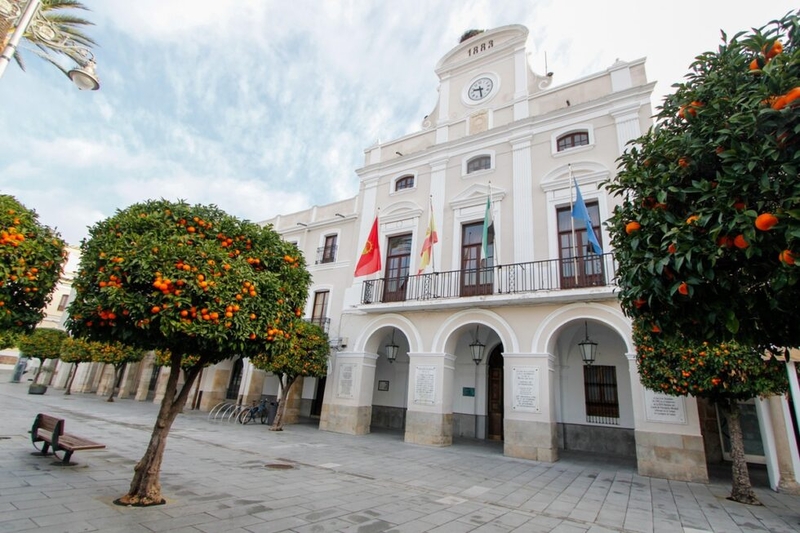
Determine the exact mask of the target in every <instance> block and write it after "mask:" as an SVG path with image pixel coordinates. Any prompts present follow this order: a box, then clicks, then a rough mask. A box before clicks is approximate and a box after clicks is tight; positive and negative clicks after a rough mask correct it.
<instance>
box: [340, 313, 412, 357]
mask: <svg viewBox="0 0 800 533" xmlns="http://www.w3.org/2000/svg"><path fill="white" fill-rule="evenodd" d="M389 327H394V328H397V329H398V330H400V332H401V333H403V335H405V336H406V339H407V340H408V345H409V350H408V351H409V352H419V351H422V344H423V343H422V336H421V335H420V333H419V330H418V329H417V327H416V325H414V323H413V322H412V321H411V320H409V319H408V318H406V317H404V316H403V315H399V314H395V313H388V314H385V315H381V316H379V317H376V318H375V319H374V320H372V321H371V322H369V323H367V324H366V325H365V326H364V329H363V330H362V331H361V334H360V335H359V336H358V338H356V340H355V343H354V344H353V350H354V351H355V352H365V353H378V349H379V348H380V346H378V343H379V342H380V335H375V333H376V332H377V331H378V330H380V329H383V328H389Z"/></svg>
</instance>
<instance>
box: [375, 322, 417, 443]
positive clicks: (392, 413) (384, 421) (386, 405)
mask: <svg viewBox="0 0 800 533" xmlns="http://www.w3.org/2000/svg"><path fill="white" fill-rule="evenodd" d="M376 334H377V335H379V338H380V343H379V345H378V349H377V353H378V358H377V360H376V362H375V382H374V383H373V390H372V414H371V420H370V431H376V430H391V431H398V432H401V431H402V432H405V428H406V410H407V403H408V372H409V359H408V350H409V343H408V339H407V338H406V336H405V334H404V333H403V332H402V331H401V330H400V329H398V328H395V327H388V328H383V329H381V330H379V331H378V332H377V333H376Z"/></svg>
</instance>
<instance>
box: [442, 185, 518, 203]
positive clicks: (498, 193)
mask: <svg viewBox="0 0 800 533" xmlns="http://www.w3.org/2000/svg"><path fill="white" fill-rule="evenodd" d="M489 189H490V188H489V184H488V183H473V184H472V185H470V186H469V187H467V188H466V189H464V190H463V191H461V192H460V193H458V194H457V195H455V196H453V197H452V198H451V199H450V202H449V205H450V208H451V209H460V208H463V207H470V206H474V205H476V204H479V203H482V202H486V197H487V196H488V195H489ZM491 193H492V203H497V202H499V201H501V200H502V199H503V198H504V197H505V195H506V191H505V189H502V188H499V187H494V186H492V187H491Z"/></svg>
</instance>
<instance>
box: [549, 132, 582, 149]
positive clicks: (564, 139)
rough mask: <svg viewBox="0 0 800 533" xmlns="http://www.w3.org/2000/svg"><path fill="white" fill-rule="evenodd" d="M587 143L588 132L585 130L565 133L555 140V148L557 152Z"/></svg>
mask: <svg viewBox="0 0 800 533" xmlns="http://www.w3.org/2000/svg"><path fill="white" fill-rule="evenodd" d="M586 144H589V132H588V131H586V130H581V131H573V132H570V133H565V134H564V135H562V136H561V137H559V138H558V140H557V141H556V149H557V150H558V151H559V152H563V151H564V150H569V149H570V148H575V147H576V146H583V145H586Z"/></svg>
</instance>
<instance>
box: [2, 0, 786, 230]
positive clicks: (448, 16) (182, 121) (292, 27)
mask: <svg viewBox="0 0 800 533" xmlns="http://www.w3.org/2000/svg"><path fill="white" fill-rule="evenodd" d="M83 3H84V5H85V6H86V7H87V8H88V9H89V11H88V12H85V13H81V15H82V16H83V17H84V18H87V19H89V20H91V21H92V22H93V23H94V24H95V25H94V26H93V27H91V28H89V30H88V33H89V34H90V35H91V37H92V38H93V39H94V40H95V41H96V42H97V47H96V48H95V49H94V55H95V57H96V61H97V72H98V76H99V78H100V81H101V88H100V90H99V91H79V90H78V89H77V87H76V86H74V85H73V84H72V83H71V82H70V80H69V79H68V78H66V77H65V76H64V75H63V74H62V73H61V72H59V71H58V70H57V69H55V68H54V67H53V66H51V65H49V64H47V63H46V62H44V61H42V60H40V59H39V58H37V57H35V56H34V55H33V54H31V53H30V52H29V51H26V50H25V49H24V48H23V50H22V54H23V57H24V58H25V60H26V71H25V72H22V71H21V70H20V69H19V68H18V67H17V65H16V64H15V63H13V62H12V64H11V65H9V67H8V69H7V71H6V73H5V75H4V76H3V77H2V78H0V102H2V103H0V139H2V140H0V193H1V194H10V195H13V196H15V197H16V198H17V199H18V200H20V201H21V202H22V203H23V204H25V205H26V206H27V207H29V208H32V209H34V210H35V211H36V212H37V213H38V214H39V218H40V221H41V222H42V223H44V224H46V225H48V226H50V227H51V228H55V229H56V230H57V231H58V232H59V233H60V234H61V236H62V237H63V238H64V239H65V240H66V241H67V242H68V243H70V244H73V245H79V244H80V242H81V240H82V239H84V238H86V237H87V236H88V227H90V226H91V225H93V224H95V223H96V222H98V221H100V220H103V219H105V218H106V217H109V216H111V215H113V214H114V213H115V212H116V211H117V210H119V209H125V208H126V207H128V206H129V205H131V204H134V203H136V202H140V201H144V200H148V199H159V198H165V199H168V200H185V201H187V202H189V203H191V204H214V205H216V206H218V207H220V208H221V209H223V210H225V211H226V212H228V213H230V214H231V215H235V216H237V217H240V218H246V219H249V220H253V221H262V220H265V219H268V218H271V217H273V216H275V215H277V214H280V213H291V212H294V211H299V210H302V209H306V208H309V207H311V206H314V205H324V204H327V203H330V202H334V201H337V200H342V199H345V198H350V197H352V196H354V195H356V194H357V193H358V187H359V182H358V177H357V175H356V172H355V170H356V169H357V168H360V167H362V166H364V150H365V149H366V148H368V147H370V146H372V145H374V144H375V143H376V142H380V141H388V140H390V139H394V138H397V137H399V136H402V135H406V134H409V133H413V132H415V131H419V129H420V127H421V123H422V119H423V117H425V116H426V115H428V114H429V113H430V112H431V111H432V110H433V108H434V106H435V105H436V99H437V90H436V89H437V85H438V78H437V76H436V74H435V73H434V68H435V65H436V63H437V62H438V60H439V59H440V58H441V57H442V56H443V55H445V54H446V53H447V52H448V51H450V50H451V49H452V48H453V47H455V46H457V45H458V39H459V37H460V36H461V34H462V33H463V32H464V31H466V30H468V29H473V28H477V29H491V28H496V27H499V26H504V25H509V24H521V25H524V26H526V27H527V28H528V29H529V31H530V34H529V38H528V52H529V57H528V60H529V64H530V66H531V68H532V69H533V70H534V71H535V72H537V73H540V74H544V73H545V72H547V71H552V72H553V73H554V76H553V87H555V86H558V85H561V84H564V83H568V82H571V81H573V80H575V79H578V78H580V77H583V76H587V75H590V74H593V73H596V72H600V71H603V70H605V69H606V68H608V67H609V66H611V65H612V64H613V63H614V62H615V61H616V60H617V59H622V60H626V61H630V60H634V59H639V58H642V57H645V58H646V59H647V62H646V64H645V68H646V71H647V76H648V79H649V80H651V81H657V82H658V83H657V85H656V88H655V91H654V93H653V108H654V110H655V107H656V106H658V105H659V104H660V102H661V100H662V99H663V96H664V95H666V94H669V93H670V92H671V91H672V89H671V85H672V84H673V83H677V82H680V81H681V79H682V78H683V76H684V75H685V74H686V73H687V71H688V67H689V65H690V64H691V62H692V60H693V58H694V57H695V56H697V55H699V54H701V53H702V52H705V51H707V50H713V49H716V47H717V46H718V45H719V44H720V30H724V31H725V32H727V33H728V35H733V34H734V33H736V32H738V31H741V30H747V29H749V28H752V27H760V26H762V25H764V24H766V23H767V22H769V21H770V20H773V19H776V18H780V17H782V16H783V15H785V14H786V13H788V12H789V11H792V10H795V9H797V7H796V3H795V2H793V1H785V0H773V1H772V2H768V3H766V4H757V3H753V2H751V1H744V0H704V1H702V2H700V1H697V0H694V1H691V2H690V1H686V0H673V1H672V2H668V3H663V2H652V1H647V0H644V1H643V0H614V1H611V0H525V1H522V0H458V1H455V0H399V1H395V2H386V1H377V0H340V1H335V0H293V1H291V2H285V1H273V0H213V1H210V0H191V1H190V0H171V1H164V0H137V1H135V2H132V1H130V0H83ZM64 64H65V65H69V63H68V62H65V63H64Z"/></svg>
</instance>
